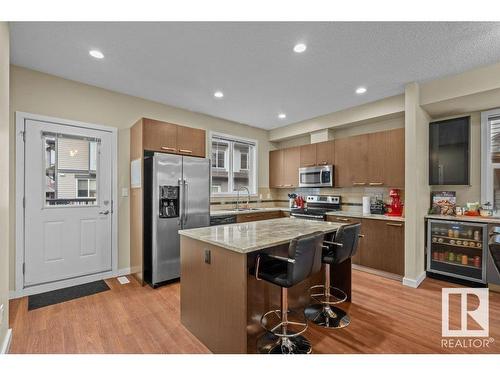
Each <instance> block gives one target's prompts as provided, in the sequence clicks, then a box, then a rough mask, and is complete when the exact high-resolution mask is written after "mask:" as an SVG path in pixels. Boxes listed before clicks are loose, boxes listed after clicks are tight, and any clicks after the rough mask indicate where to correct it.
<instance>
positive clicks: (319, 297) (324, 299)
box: [305, 224, 361, 328]
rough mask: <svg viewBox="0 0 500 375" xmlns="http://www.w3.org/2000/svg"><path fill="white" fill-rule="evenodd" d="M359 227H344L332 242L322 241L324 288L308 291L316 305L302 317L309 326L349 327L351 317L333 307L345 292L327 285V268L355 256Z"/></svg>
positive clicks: (315, 287)
mask: <svg viewBox="0 0 500 375" xmlns="http://www.w3.org/2000/svg"><path fill="white" fill-rule="evenodd" d="M360 229H361V224H352V225H345V226H342V227H340V228H339V230H338V231H337V232H336V233H335V235H334V237H333V240H331V241H328V240H326V241H324V242H323V243H324V246H323V256H322V262H323V264H324V265H325V281H324V285H315V286H313V287H311V288H310V291H311V299H312V300H313V301H315V302H316V303H314V304H311V305H309V306H308V307H307V308H306V310H305V315H306V317H307V319H308V320H309V321H311V322H312V323H314V324H316V325H319V326H322V327H326V328H343V327H346V326H347V325H349V323H350V322H351V318H350V317H349V315H347V313H346V312H345V311H344V310H342V309H340V308H338V307H336V306H335V305H338V304H340V303H342V302H345V300H346V299H347V295H346V293H345V292H344V291H342V290H340V289H338V288H334V287H332V286H331V285H330V265H333V264H340V263H342V262H344V261H346V260H347V259H349V258H351V257H352V256H353V255H355V254H356V251H357V249H358V242H359V237H360V234H359V232H360Z"/></svg>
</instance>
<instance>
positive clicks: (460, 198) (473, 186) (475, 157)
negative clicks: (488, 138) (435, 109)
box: [431, 112, 484, 206]
mask: <svg viewBox="0 0 500 375" xmlns="http://www.w3.org/2000/svg"><path fill="white" fill-rule="evenodd" d="M463 116H470V164H469V168H470V185H469V186H463V185H460V186H456V185H454V186H453V185H452V186H447V185H441V186H431V191H442V190H451V191H456V192H457V204H458V205H461V206H464V205H465V203H467V202H480V201H481V112H474V113H463V114H459V115H455V116H452V117H445V118H439V119H436V118H433V119H432V120H431V121H437V120H445V119H447V118H453V117H463ZM480 203H484V202H480Z"/></svg>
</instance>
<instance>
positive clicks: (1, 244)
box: [0, 22, 9, 347]
mask: <svg viewBox="0 0 500 375" xmlns="http://www.w3.org/2000/svg"><path fill="white" fill-rule="evenodd" d="M2 304H3V306H4V312H3V316H1V317H0V320H1V321H2V323H1V324H0V347H1V346H2V344H3V342H4V339H5V337H6V336H5V335H6V333H7V329H8V328H9V27H8V25H7V23H6V22H0V305H2Z"/></svg>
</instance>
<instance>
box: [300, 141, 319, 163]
mask: <svg viewBox="0 0 500 375" xmlns="http://www.w3.org/2000/svg"><path fill="white" fill-rule="evenodd" d="M315 165H316V143H313V144H310V145H303V146H300V166H301V167H314V166H315Z"/></svg>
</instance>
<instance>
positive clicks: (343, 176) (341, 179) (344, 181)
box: [334, 138, 352, 187]
mask: <svg viewBox="0 0 500 375" xmlns="http://www.w3.org/2000/svg"><path fill="white" fill-rule="evenodd" d="M334 143H335V147H334V155H335V157H334V158H335V166H334V173H335V180H334V183H335V186H336V187H349V186H352V185H351V175H350V168H351V167H350V155H349V146H350V142H349V138H341V139H336V140H335V142H334Z"/></svg>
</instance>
